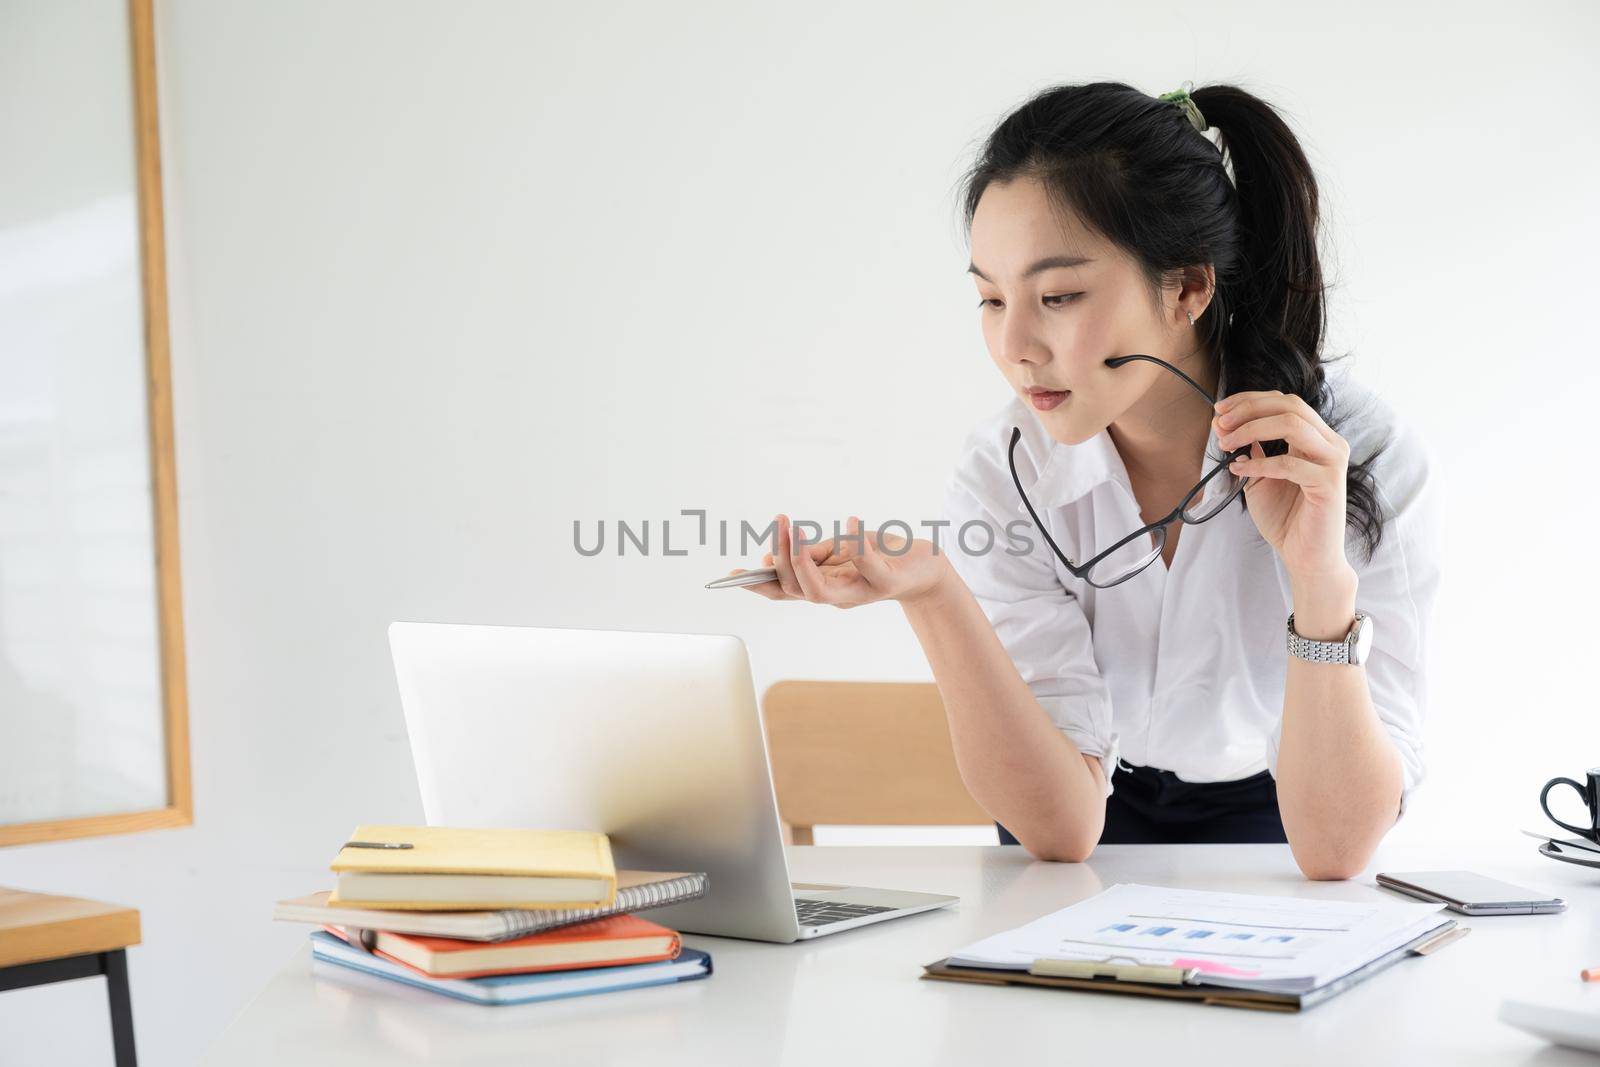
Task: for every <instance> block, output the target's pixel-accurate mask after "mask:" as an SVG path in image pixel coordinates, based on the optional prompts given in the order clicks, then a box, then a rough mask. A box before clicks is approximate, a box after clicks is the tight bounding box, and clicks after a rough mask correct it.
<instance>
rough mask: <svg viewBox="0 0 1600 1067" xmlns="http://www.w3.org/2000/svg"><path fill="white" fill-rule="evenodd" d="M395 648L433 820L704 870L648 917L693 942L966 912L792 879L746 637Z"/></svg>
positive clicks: (552, 634) (400, 628) (426, 625)
mask: <svg viewBox="0 0 1600 1067" xmlns="http://www.w3.org/2000/svg"><path fill="white" fill-rule="evenodd" d="M389 648H390V651H391V653H392V654H393V656H394V666H395V675H396V677H397V679H398V682H399V687H400V702H401V705H402V706H403V708H404V709H405V719H406V732H407V734H408V735H409V737H410V740H411V754H412V758H413V759H414V760H415V762H416V770H417V784H418V786H419V787H420V789H421V792H422V810H423V814H424V817H425V818H426V819H427V821H428V823H429V825H443V826H474V827H476V826H483V827H495V826H511V827H552V828H559V829H574V830H599V831H601V832H603V833H605V834H607V835H609V836H610V838H611V848H612V853H613V855H614V856H615V858H616V863H617V866H618V867H623V868H631V869H635V870H657V871H704V872H706V874H707V876H708V878H707V881H708V891H707V893H706V895H705V896H703V897H701V898H699V899H697V900H691V901H686V902H683V903H680V904H673V905H670V906H667V907H663V908H656V909H652V910H651V912H650V918H651V919H652V920H655V921H658V922H660V923H662V924H663V925H665V926H669V927H672V928H674V929H677V930H681V931H684V932H687V933H697V934H712V935H716V936H720V937H738V938H746V939H750V940H756V941H777V942H791V941H799V940H804V939H807V938H813V937H820V936H822V935H824V934H834V933H839V932H842V931H844V930H850V929H854V928H856V927H858V926H865V925H867V924H869V923H876V922H883V921H884V920H886V919H897V918H899V917H900V916H902V915H913V914H916V913H918V912H925V911H930V910H932V909H934V908H942V907H947V906H949V905H951V904H954V903H955V902H956V901H957V899H958V898H957V897H953V896H946V895H944V894H937V893H914V892H908V891H904V890H896V889H869V888H864V887H860V886H844V885H814V884H807V885H794V884H791V883H790V881H789V865H788V858H787V857H786V855H785V854H784V848H783V836H782V830H781V828H780V825H779V821H778V807H777V802H776V800H775V798H774V795H773V789H772V771H771V768H770V766H769V765H768V762H767V747H766V732H765V731H764V730H763V728H762V725H761V711H760V707H759V706H758V703H757V701H756V693H755V685H754V682H753V681H752V678H751V673H750V657H749V654H748V653H747V651H746V649H745V645H744V642H743V641H741V640H740V639H739V638H737V637H733V636H730V635H721V634H680V633H648V632H639V631H629V630H586V629H558V628H550V627H533V626H476V625H462V624H456V623H430V622H395V623H392V624H391V625H390V626H389Z"/></svg>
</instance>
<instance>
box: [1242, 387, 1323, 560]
mask: <svg viewBox="0 0 1600 1067" xmlns="http://www.w3.org/2000/svg"><path fill="white" fill-rule="evenodd" d="M1214 425H1215V428H1216V432H1217V443H1218V444H1219V445H1220V446H1221V447H1222V448H1223V449H1224V450H1225V451H1229V452H1231V451H1233V450H1235V449H1238V448H1243V447H1244V446H1245V445H1246V444H1249V446H1250V457H1249V458H1240V459H1238V460H1235V461H1234V463H1233V465H1232V468H1231V469H1232V470H1233V471H1234V472H1235V473H1237V474H1240V475H1243V476H1245V477H1247V478H1249V479H1250V481H1249V482H1248V483H1247V484H1246V485H1245V487H1244V495H1245V500H1246V502H1247V504H1248V506H1249V511H1250V517H1251V518H1252V519H1253V520H1255V524H1256V529H1257V530H1259V531H1261V536H1262V537H1263V538H1265V539H1266V541H1267V543H1268V544H1270V545H1271V546H1272V547H1273V549H1274V550H1275V551H1276V552H1277V553H1278V555H1279V557H1281V558H1282V559H1283V564H1284V567H1285V568H1287V569H1288V571H1289V573H1290V575H1291V576H1295V577H1306V578H1313V577H1318V576H1322V575H1329V574H1338V573H1344V572H1346V571H1348V570H1349V568H1350V563H1349V560H1348V559H1347V558H1346V556H1345V551H1344V531H1345V475H1346V471H1347V469H1348V466H1349V462H1350V445H1349V444H1348V443H1347V442H1346V441H1345V439H1344V438H1343V437H1340V436H1339V435H1338V434H1337V433H1335V432H1334V431H1333V430H1332V429H1331V428H1330V427H1329V426H1328V424H1327V423H1325V422H1323V421H1322V416H1321V415H1319V414H1317V411H1316V409H1315V408H1313V407H1312V406H1311V405H1310V404H1308V403H1306V402H1305V401H1304V400H1302V399H1301V398H1300V397H1298V396H1293V395H1289V394H1285V393H1283V392H1281V391H1279V390H1276V389H1274V390H1272V391H1271V392H1245V393H1235V394H1234V395H1233V396H1230V397H1226V398H1224V399H1223V400H1222V401H1221V403H1220V404H1219V405H1218V410H1217V414H1216V416H1215V419H1214ZM1275 440H1281V441H1285V442H1287V443H1288V445H1289V451H1288V452H1285V453H1284V454H1283V455H1281V456H1269V455H1267V454H1266V451H1265V450H1264V449H1263V448H1262V447H1261V442H1262V441H1275Z"/></svg>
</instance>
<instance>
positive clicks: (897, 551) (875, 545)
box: [728, 515, 955, 608]
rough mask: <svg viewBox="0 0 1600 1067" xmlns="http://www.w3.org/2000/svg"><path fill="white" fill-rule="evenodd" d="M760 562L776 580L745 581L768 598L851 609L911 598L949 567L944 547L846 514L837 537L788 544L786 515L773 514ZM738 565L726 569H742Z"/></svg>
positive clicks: (943, 577)
mask: <svg viewBox="0 0 1600 1067" xmlns="http://www.w3.org/2000/svg"><path fill="white" fill-rule="evenodd" d="M761 562H762V563H764V564H766V565H767V566H769V567H775V568H777V571H778V578H777V580H776V581H771V582H762V583H760V584H759V585H747V586H744V587H743V588H745V589H748V590H750V591H751V592H753V593H756V594H758V595H760V596H764V597H766V598H767V599H768V600H809V601H811V602H812V603H814V604H832V605H833V606H834V607H838V608H853V607H855V606H856V605H857V604H871V603H874V602H876V601H879V600H900V601H908V600H915V599H917V598H918V597H921V596H925V595H927V594H929V593H931V592H933V591H934V590H936V589H937V588H939V587H940V585H942V584H943V583H944V582H945V580H946V579H947V578H948V577H949V576H951V575H953V574H954V573H955V572H954V570H952V569H951V567H950V563H949V560H948V559H947V558H946V556H945V554H944V552H942V551H940V550H937V549H936V548H935V547H934V545H933V543H932V542H931V541H923V540H920V539H912V540H911V541H909V542H908V541H907V540H906V539H905V538H903V537H898V536H896V535H894V534H885V533H876V534H875V533H872V532H871V531H868V530H865V529H863V528H862V525H861V520H860V519H859V518H857V517H856V516H854V515H852V516H850V520H849V522H848V523H847V524H846V526H845V533H844V534H842V535H841V536H840V537H839V539H838V540H837V542H836V541H835V540H834V539H833V538H831V537H830V538H826V539H825V540H822V541H818V542H816V543H815V544H810V543H802V545H801V551H800V552H798V553H796V552H795V551H794V547H793V532H792V530H791V528H790V523H789V517H788V516H787V515H779V516H778V546H777V550H776V552H768V553H767V554H766V555H765V556H763V557H762V558H761ZM743 571H744V568H743V567H739V568H736V569H734V570H732V571H729V572H728V573H729V574H740V573H743Z"/></svg>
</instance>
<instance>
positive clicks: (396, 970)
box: [311, 930, 711, 1004]
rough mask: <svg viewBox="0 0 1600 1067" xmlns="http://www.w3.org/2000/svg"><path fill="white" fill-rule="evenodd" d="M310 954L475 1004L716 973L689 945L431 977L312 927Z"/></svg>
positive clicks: (551, 997) (599, 990)
mask: <svg viewBox="0 0 1600 1067" xmlns="http://www.w3.org/2000/svg"><path fill="white" fill-rule="evenodd" d="M311 954H312V955H313V956H314V957H315V958H316V959H319V960H326V961H327V962H328V963H336V964H338V965H339V966H341V967H349V968H351V969H352V970H357V971H365V972H367V973H368V974H375V975H378V976H379V977H380V978H389V979H393V980H394V981H396V982H404V983H405V984H406V985H413V986H416V987H418V988H419V989H427V990H430V991H432V992H434V993H443V994H444V995H445V996H447V997H455V998H456V999H457V1000H470V1001H472V1002H473V1003H475V1004H526V1003H529V1002H530V1001H535V1000H557V999H559V998H561V997H581V996H584V995H585V994H588V993H609V992H611V991H612V990H616V989H637V988H639V987H641V986H651V985H668V984H670V983H672V982H689V981H693V980H694V979H696V978H705V977H706V976H708V975H709V974H710V973H711V956H710V955H709V954H707V953H704V952H700V951H698V950H696V949H692V948H686V949H684V950H683V951H682V952H680V953H679V954H678V958H677V959H675V960H661V961H659V962H656V963H630V964H623V965H621V966H618V967H584V968H582V969H579V970H571V971H540V972H536V973H533V974H496V975H488V976H486V977H483V978H429V977H428V976H427V975H424V974H419V973H417V972H416V971H413V970H411V969H410V968H409V967H403V966H401V965H400V964H398V963H391V962H390V961H389V960H386V959H384V958H383V957H382V956H373V955H369V954H367V953H366V952H363V951H362V950H361V949H359V948H354V947H352V946H350V945H348V944H346V943H345V942H344V941H342V940H340V939H339V938H337V937H334V936H333V935H332V934H330V933H328V932H326V931H324V930H313V931H312V932H311Z"/></svg>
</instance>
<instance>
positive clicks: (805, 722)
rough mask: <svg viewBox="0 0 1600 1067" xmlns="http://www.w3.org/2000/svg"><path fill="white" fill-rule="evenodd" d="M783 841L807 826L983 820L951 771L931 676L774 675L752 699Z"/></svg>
mask: <svg viewBox="0 0 1600 1067" xmlns="http://www.w3.org/2000/svg"><path fill="white" fill-rule="evenodd" d="M761 707H762V719H763V720H764V722H765V724H766V731H767V753H768V756H769V758H770V759H771V761H772V781H773V786H774V788H775V789H776V791H777V794H778V813H779V816H780V817H781V818H782V819H783V822H784V840H786V841H787V842H789V843H790V844H795V845H809V844H811V830H812V827H814V826H817V825H818V824H826V825H840V826H979V825H981V826H993V825H994V820H993V819H991V818H990V817H989V814H988V812H986V811H984V810H983V809H982V808H980V807H979V806H978V802H977V801H975V800H973V799H972V797H971V795H970V794H968V792H967V787H966V786H965V785H964V784H962V781H961V774H960V772H959V771H957V770H956V758H955V750H954V749H953V748H952V747H951V745H950V728H949V727H948V726H947V725H946V723H945V717H944V701H943V700H942V699H940V696H939V688H938V686H936V685H934V684H933V683H932V682H813V681H799V680H786V681H781V682H774V683H773V684H772V685H771V686H769V687H768V689H767V691H766V693H765V694H764V695H763V696H762V698H761Z"/></svg>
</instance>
